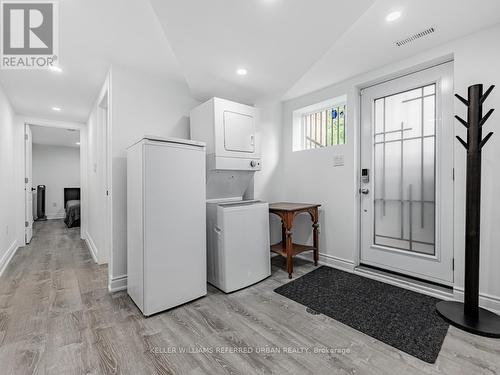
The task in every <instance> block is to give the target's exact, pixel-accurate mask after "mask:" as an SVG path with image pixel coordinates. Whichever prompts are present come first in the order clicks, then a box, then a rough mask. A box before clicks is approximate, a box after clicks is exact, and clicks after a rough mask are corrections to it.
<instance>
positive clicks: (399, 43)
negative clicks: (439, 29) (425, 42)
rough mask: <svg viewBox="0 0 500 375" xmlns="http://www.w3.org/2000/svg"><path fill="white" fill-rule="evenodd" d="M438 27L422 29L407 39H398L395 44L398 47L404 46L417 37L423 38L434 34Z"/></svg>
mask: <svg viewBox="0 0 500 375" xmlns="http://www.w3.org/2000/svg"><path fill="white" fill-rule="evenodd" d="M434 31H436V29H435V28H434V27H429V28H428V29H427V30H424V31H421V32H419V33H416V34H413V35H412V36H409V37H408V38H406V39H402V40H398V41H397V42H395V44H396V45H397V46H398V47H402V46H404V45H406V44H408V43H411V42H414V41H415V40H417V39H420V38H423V37H424V36H427V35H430V34H432V33H433V32H434Z"/></svg>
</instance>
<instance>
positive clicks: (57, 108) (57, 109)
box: [52, 107, 61, 112]
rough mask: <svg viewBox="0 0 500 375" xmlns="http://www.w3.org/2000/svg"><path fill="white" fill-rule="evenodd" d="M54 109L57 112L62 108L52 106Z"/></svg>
mask: <svg viewBox="0 0 500 375" xmlns="http://www.w3.org/2000/svg"><path fill="white" fill-rule="evenodd" d="M52 110H53V111H56V112H59V111H61V108H59V107H52Z"/></svg>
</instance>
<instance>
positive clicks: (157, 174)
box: [127, 137, 207, 316]
mask: <svg viewBox="0 0 500 375" xmlns="http://www.w3.org/2000/svg"><path fill="white" fill-rule="evenodd" d="M127 274H128V280H127V292H128V294H129V296H130V297H131V298H132V300H133V301H134V302H135V304H136V305H137V307H139V309H140V310H141V311H142V313H143V314H144V315H145V316H149V315H152V314H155V313H158V312H160V311H163V310H167V309H170V308H172V307H175V306H178V305H181V304H183V303H186V302H189V301H191V300H194V299H196V298H199V297H201V296H204V295H206V293H207V287H206V281H207V280H206V203H205V145H204V143H202V142H196V141H190V140H181V139H173V138H168V139H167V138H158V137H145V138H143V139H141V140H140V141H138V142H136V143H134V144H133V145H132V146H130V147H129V148H128V149H127Z"/></svg>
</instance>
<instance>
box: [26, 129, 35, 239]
mask: <svg viewBox="0 0 500 375" xmlns="http://www.w3.org/2000/svg"><path fill="white" fill-rule="evenodd" d="M24 140H25V142H24V143H25V146H24V154H25V167H24V195H25V223H24V227H25V241H26V243H27V244H28V243H30V242H31V238H32V237H33V189H32V188H33V176H32V162H33V160H32V158H33V156H32V153H33V140H32V137H31V128H30V126H29V125H25V129H24Z"/></svg>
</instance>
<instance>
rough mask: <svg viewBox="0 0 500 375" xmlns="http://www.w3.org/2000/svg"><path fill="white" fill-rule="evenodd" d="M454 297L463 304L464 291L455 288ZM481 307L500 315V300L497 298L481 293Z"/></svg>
mask: <svg viewBox="0 0 500 375" xmlns="http://www.w3.org/2000/svg"><path fill="white" fill-rule="evenodd" d="M453 297H454V299H455V300H457V301H462V302H463V300H464V289H463V288H458V287H455V288H453ZM479 306H481V307H483V308H485V309H487V310H491V311H493V312H494V313H496V314H500V298H499V297H497V296H491V295H488V294H485V293H479Z"/></svg>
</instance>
